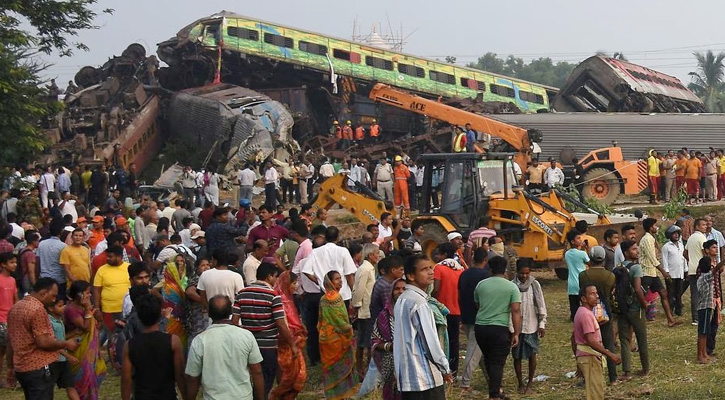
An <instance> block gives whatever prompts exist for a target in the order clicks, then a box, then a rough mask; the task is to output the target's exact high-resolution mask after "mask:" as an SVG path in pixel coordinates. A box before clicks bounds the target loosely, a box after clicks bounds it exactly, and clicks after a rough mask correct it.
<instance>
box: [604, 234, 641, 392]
mask: <svg viewBox="0 0 725 400" xmlns="http://www.w3.org/2000/svg"><path fill="white" fill-rule="evenodd" d="M619 246H620V247H621V249H622V252H623V254H624V257H625V260H624V262H623V263H622V264H621V265H618V266H617V267H615V268H614V271H613V272H614V277H615V279H614V303H615V304H616V306H615V307H612V311H613V312H614V313H615V314H617V324H618V326H619V343H620V349H621V351H622V369H623V370H624V376H623V377H622V380H629V379H632V376H631V375H630V368H631V366H632V352H631V348H630V333H629V331H630V328H631V329H632V330H633V331H634V334H635V335H636V336H637V345H638V346H639V358H640V362H641V363H642V371H641V373H640V374H641V375H643V376H644V375H647V374H648V373H649V352H648V347H647V320H646V319H645V311H646V310H647V301H646V300H645V297H644V290H643V289H642V277H643V276H644V274H643V272H642V266H641V265H640V264H639V261H638V260H639V246H637V243H636V242H635V241H634V240H625V241H624V242H622V244H620V245H619Z"/></svg>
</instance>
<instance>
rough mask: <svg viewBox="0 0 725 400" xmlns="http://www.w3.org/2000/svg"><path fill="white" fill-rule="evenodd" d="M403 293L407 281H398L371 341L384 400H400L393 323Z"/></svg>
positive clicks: (376, 325) (374, 329) (374, 326)
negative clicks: (396, 307)
mask: <svg viewBox="0 0 725 400" xmlns="http://www.w3.org/2000/svg"><path fill="white" fill-rule="evenodd" d="M403 291H405V279H396V280H395V281H394V282H393V292H392V295H391V297H390V298H389V299H388V302H387V303H386V304H385V308H383V311H381V312H380V314H378V318H377V319H376V320H375V324H374V325H373V336H372V341H371V345H372V352H373V362H375V366H376V367H377V368H378V371H380V375H381V379H382V381H383V400H400V392H399V391H398V388H397V386H396V384H395V374H394V372H395V366H394V365H393V323H394V322H395V320H394V314H393V307H394V306H395V302H396V301H397V300H398V297H400V295H401V294H402V293H403Z"/></svg>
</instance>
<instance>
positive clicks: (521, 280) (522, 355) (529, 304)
mask: <svg viewBox="0 0 725 400" xmlns="http://www.w3.org/2000/svg"><path fill="white" fill-rule="evenodd" d="M516 264H517V265H516V270H517V271H516V278H514V280H513V282H514V283H515V284H516V286H518V288H519V291H520V292H521V320H522V324H521V333H520V334H519V343H518V345H517V346H516V347H514V348H513V349H512V350H511V355H512V356H513V359H514V371H515V372H516V379H517V380H518V383H519V393H521V394H524V393H526V394H530V393H532V391H531V384H532V381H533V379H534V374H535V373H536V354H537V353H538V352H539V338H542V337H544V333H545V330H546V303H545V302H544V292H543V291H542V290H541V285H540V284H539V282H538V281H537V280H536V279H535V278H534V277H533V276H532V275H531V260H530V259H519V260H517V262H516ZM509 329H510V330H512V331H513V324H510V326H509ZM524 359H526V360H528V362H529V377H528V380H527V381H526V385H524V380H523V374H522V372H521V367H522V365H521V364H522V363H521V360H524Z"/></svg>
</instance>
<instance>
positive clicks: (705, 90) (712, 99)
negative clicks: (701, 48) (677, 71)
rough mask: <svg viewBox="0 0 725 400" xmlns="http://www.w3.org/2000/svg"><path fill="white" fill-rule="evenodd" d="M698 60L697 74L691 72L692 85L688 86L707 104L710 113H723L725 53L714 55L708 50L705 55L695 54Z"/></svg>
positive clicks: (706, 107)
mask: <svg viewBox="0 0 725 400" xmlns="http://www.w3.org/2000/svg"><path fill="white" fill-rule="evenodd" d="M694 56H695V58H696V59H697V72H690V73H689V74H688V75H690V76H691V77H692V83H690V84H689V85H688V87H689V88H690V90H692V91H693V92H695V94H697V95H698V96H700V98H701V99H702V101H703V102H704V103H705V109H707V111H709V112H722V111H723V107H722V103H721V98H722V97H723V89H724V88H725V85H724V84H723V77H724V76H725V65H723V61H725V53H722V52H720V53H718V54H717V55H715V54H713V52H712V50H708V51H707V53H705V54H703V53H700V52H695V53H694Z"/></svg>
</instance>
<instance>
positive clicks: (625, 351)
mask: <svg viewBox="0 0 725 400" xmlns="http://www.w3.org/2000/svg"><path fill="white" fill-rule="evenodd" d="M644 316H645V311H644V310H639V311H633V312H629V313H626V314H620V315H619V317H618V319H617V324H618V325H619V349H620V351H621V352H622V370H623V371H624V372H625V373H626V372H630V369H631V367H632V351H631V350H630V342H629V328H630V327H631V328H632V330H634V335H635V336H636V337H637V347H638V348H639V360H640V362H641V363H642V370H643V371H649V350H648V346H647V320H646V319H645V317H644Z"/></svg>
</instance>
